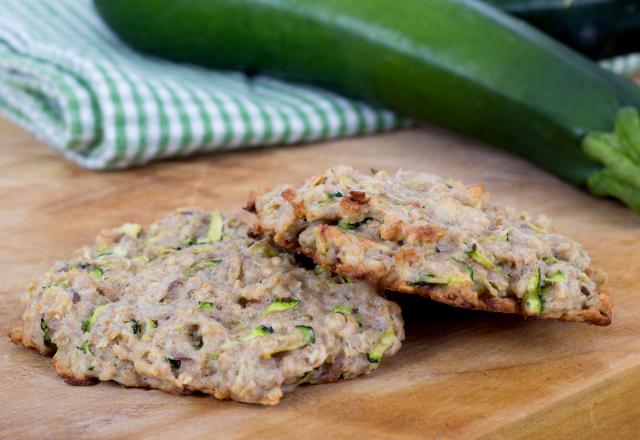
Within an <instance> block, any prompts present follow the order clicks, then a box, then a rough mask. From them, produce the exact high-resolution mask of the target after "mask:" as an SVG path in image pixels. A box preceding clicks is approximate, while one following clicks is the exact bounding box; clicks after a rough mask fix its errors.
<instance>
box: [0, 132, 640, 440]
mask: <svg viewBox="0 0 640 440" xmlns="http://www.w3.org/2000/svg"><path fill="white" fill-rule="evenodd" d="M338 163H346V164H350V165H353V166H355V167H358V168H360V169H368V168H370V167H373V168H377V169H388V170H395V169H397V168H400V167H404V168H409V169H414V170H420V171H427V172H433V173H437V174H440V175H443V176H451V177H454V178H458V179H461V180H463V181H465V182H468V183H469V182H482V183H484V184H485V186H486V188H487V189H488V190H489V191H490V192H491V193H492V194H493V196H494V198H495V199H496V200H497V201H498V202H499V203H502V204H508V205H512V206H515V207H516V208H519V209H523V210H527V211H529V212H531V213H535V214H538V213H545V214H548V215H549V216H550V217H551V218H552V219H553V220H554V224H555V226H556V228H557V230H559V231H560V232H562V233H565V234H567V235H569V236H571V237H573V238H575V239H576V240H578V241H580V242H582V243H583V244H584V245H585V247H586V249H587V250H588V251H589V253H590V254H591V256H592V258H593V261H594V265H596V266H598V267H601V268H603V269H605V270H606V271H608V272H609V275H610V282H609V284H608V286H609V291H610V294H611V296H612V298H613V301H614V322H613V324H612V325H611V326H609V327H604V328H600V327H592V326H588V325H581V324H567V323H559V322H542V321H525V320H523V319H521V318H519V317H514V316H503V315H492V314H488V313H475V312H469V311H464V310H459V309H453V308H448V307H446V306H442V305H438V304H435V303H432V302H430V301H428V300H424V299H420V298H409V297H406V296H405V297H395V298H397V299H398V301H399V302H400V303H401V305H402V307H403V314H404V317H405V320H406V329H407V338H406V341H405V344H404V346H403V348H402V349H401V350H400V352H399V353H398V354H397V355H396V356H394V357H392V358H389V359H385V361H384V362H383V363H382V365H381V366H380V368H379V369H378V370H377V371H376V372H374V373H373V374H371V375H369V376H367V377H365V378H363V379H359V380H355V381H350V382H345V383H338V384H329V385H317V386H305V387H301V388H299V389H297V390H296V391H295V392H294V393H293V394H292V395H290V396H288V397H286V398H285V399H283V401H282V403H281V404H280V405H279V406H277V407H269V408H266V407H259V406H253V405H247V404H241V403H235V402H229V401H227V402H220V401H216V400H215V399H213V398H209V397H202V396H189V397H187V396H184V397H183V396H173V395H168V394H164V393H162V392H159V391H155V390H150V391H145V390H138V389H125V388H123V387H121V386H119V385H117V384H114V383H102V384H99V385H96V386H93V387H73V386H70V385H67V384H65V383H64V382H63V381H62V380H60V379H58V377H57V376H56V375H55V373H54V371H53V368H52V366H51V360H50V359H49V358H45V357H42V356H40V355H38V354H36V353H34V352H31V351H28V350H26V349H24V348H22V347H18V346H15V345H13V344H12V343H11V342H10V341H9V339H8V338H7V337H6V336H5V335H6V334H7V332H8V331H9V329H10V327H11V326H13V325H14V324H15V323H16V322H17V321H18V320H19V319H20V314H21V306H20V303H19V298H20V296H21V294H22V292H23V290H24V288H25V286H26V285H27V283H28V282H29V280H30V279H31V278H32V277H34V276H35V275H37V274H39V273H41V272H43V271H45V270H47V269H48V267H49V266H50V265H51V263H52V262H53V261H55V260H56V259H64V258H67V257H69V256H70V255H71V254H72V252H73V251H74V250H75V249H76V248H78V247H80V246H82V245H83V244H87V243H91V242H92V241H93V239H94V237H95V235H96V233H97V232H98V231H99V230H100V229H102V228H110V227H115V226H117V225H119V224H121V223H124V222H127V221H130V222H140V223H145V224H147V223H149V222H151V221H153V220H154V219H156V218H158V217H160V216H162V215H163V214H165V213H166V212H168V211H170V210H172V209H174V208H176V207H179V206H192V207H199V208H205V209H213V208H221V209H224V210H228V211H240V208H241V207H242V206H243V203H244V201H245V197H246V195H247V193H248V192H249V190H251V189H252V188H254V187H256V186H258V185H262V184H272V183H277V182H281V181H300V180H302V179H303V178H305V177H306V176H308V175H309V174H311V173H315V172H318V171H320V170H322V169H324V168H326V167H328V166H331V165H334V164H338ZM246 215H248V214H246ZM0 235H1V239H2V241H1V243H2V245H1V246H0V331H1V333H2V337H0V350H1V354H2V356H1V358H0V381H1V382H2V383H1V390H2V391H1V392H0V438H2V439H22V438H33V439H40V438H52V439H68V438H92V439H102V438H127V439H131V438H147V439H154V440H155V439H164V438H167V439H175V438H178V439H180V440H186V439H192V438H193V439H196V438H279V439H305V440H311V439H316V438H317V439H325V438H350V439H357V438H366V439H383V438H393V439H404V438H437V439H445V438H465V439H466V438H504V439H513V438H538V439H539V438H545V439H546V438H581V439H590V438H593V439H595V438H607V439H611V438H629V439H631V438H638V435H639V434H638V433H639V432H640V287H639V286H640V216H638V215H637V214H634V213H632V212H631V211H630V210H628V209H626V208H625V207H623V206H622V205H619V204H617V203H615V202H613V201H609V200H602V199H596V198H595V197H591V196H589V195H588V194H586V193H583V192H582V191H580V190H578V189H576V188H574V187H572V186H570V185H567V184H565V183H562V182H560V181H559V180H558V179H556V178H555V177H553V176H551V175H549V174H547V173H545V172H543V171H542V170H539V169H536V168H535V167H533V166H532V165H530V164H528V163H526V162H524V161H522V160H520V159H518V158H515V157H512V156H510V155H508V154H506V153H502V152H499V151H497V150H494V149H491V148H488V147H485V146H483V145H480V144H478V143H476V142H473V141H470V140H468V139H465V138H462V137H458V136H455V135H452V134H451V133H448V132H444V131H442V130H439V129H436V128H433V127H422V128H416V129H410V130H405V131H401V132H397V133H392V134H386V135H380V136H374V137H367V138H360V139H352V140H344V141H339V142H331V143H325V144H317V145H311V146H300V147H294V148H275V149H269V150H252V151H244V152H228V153H225V154H217V155H208V156H200V157H197V158H192V159H185V160H175V161H167V162H163V163H160V164H155V165H151V166H148V167H144V168H139V169H133V170H129V171H124V172H91V171H85V170H81V169H79V168H78V167H76V166H75V165H74V164H72V163H70V162H68V161H66V160H64V159H63V158H62V156H61V155H59V154H57V153H56V152H54V151H53V150H52V149H50V148H49V147H46V146H45V145H43V144H42V143H41V142H39V141H37V140H35V139H34V138H33V137H32V136H30V135H28V134H27V133H25V132H23V131H21V130H20V129H18V128H17V127H15V126H13V125H12V124H10V123H8V122H6V121H4V120H0Z"/></svg>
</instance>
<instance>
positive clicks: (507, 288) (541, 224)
mask: <svg viewBox="0 0 640 440" xmlns="http://www.w3.org/2000/svg"><path fill="white" fill-rule="evenodd" d="M248 209H249V210H251V211H254V212H256V213H257V217H258V226H257V230H258V231H259V232H261V233H262V232H264V233H267V234H268V235H270V236H271V237H272V238H273V240H274V241H275V242H276V243H277V244H278V245H280V246H282V247H285V248H287V249H290V250H292V251H295V252H300V253H303V254H305V255H307V256H309V257H311V258H313V260H314V261H315V262H316V263H317V264H319V265H322V266H324V267H327V268H328V269H330V270H332V271H335V272H336V273H338V274H340V275H343V276H349V277H353V278H354V279H362V280H367V281H369V282H371V283H374V284H377V285H380V286H382V287H385V288H387V289H391V290H396V291H400V292H407V293H415V294H420V295H424V296H427V297H429V298H432V299H434V300H436V301H440V302H443V303H446V304H450V305H453V306H458V307H464V308H469V309H480V310H488V311H493V312H506V313H519V314H523V315H525V316H529V317H537V318H543V319H559V320H563V321H582V322H588V323H592V324H597V325H607V324H609V323H610V322H611V300H610V299H609V297H608V296H607V294H606V293H604V291H603V290H602V288H603V284H604V281H605V275H604V274H602V273H600V272H597V271H593V270H592V269H591V268H590V260H589V257H588V255H587V254H586V253H585V252H584V250H583V249H582V248H581V246H580V245H579V244H577V243H576V242H574V241H572V240H570V239H569V238H567V237H564V236H562V235H559V234H555V233H552V232H550V231H549V221H548V219H547V218H546V217H544V216H540V217H537V218H531V217H530V216H528V215H527V214H525V213H517V212H515V211H514V210H513V209H503V208H499V207H496V206H493V205H492V204H491V203H490V201H489V197H488V194H486V193H484V191H483V188H482V186H481V185H478V184H475V185H464V184H462V183H460V182H457V181H453V180H446V179H443V178H440V177H437V176H434V175H429V174H424V173H416V172H410V171H398V172H397V173H396V174H395V175H388V174H387V173H386V172H384V171H380V172H375V173H374V174H372V175H369V174H363V173H360V172H358V171H355V170H353V169H352V168H350V167H348V166H336V167H334V168H332V169H329V170H327V171H325V172H323V173H322V174H319V175H317V176H314V177H312V178H310V179H308V180H307V181H306V182H304V184H302V185H299V186H295V185H280V186H278V187H276V188H275V189H273V190H270V191H265V192H263V193H261V194H252V195H251V196H250V198H249V203H248Z"/></svg>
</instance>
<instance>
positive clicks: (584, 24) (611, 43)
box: [485, 0, 640, 59]
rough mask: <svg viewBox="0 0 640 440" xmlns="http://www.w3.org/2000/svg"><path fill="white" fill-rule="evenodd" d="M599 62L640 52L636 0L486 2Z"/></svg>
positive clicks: (639, 15)
mask: <svg viewBox="0 0 640 440" xmlns="http://www.w3.org/2000/svg"><path fill="white" fill-rule="evenodd" d="M485 1H486V2H488V3H491V4H493V5H495V6H497V7H499V8H501V9H502V10H504V11H506V12H508V13H510V14H513V15H515V16H517V17H519V18H522V19H523V20H526V21H527V22H529V23H530V24H532V25H534V26H535V27H537V28H538V29H541V30H543V31H544V32H546V33H547V34H549V35H551V36H553V37H554V38H556V39H558V40H560V41H562V42H563V43H565V44H567V45H568V46H570V47H572V48H574V49H576V50H578V51H580V52H582V53H584V54H586V55H588V56H590V57H592V58H595V59H601V58H606V57H610V56H613V55H619V54H622V53H629V52H633V51H638V50H640V1H638V0H485Z"/></svg>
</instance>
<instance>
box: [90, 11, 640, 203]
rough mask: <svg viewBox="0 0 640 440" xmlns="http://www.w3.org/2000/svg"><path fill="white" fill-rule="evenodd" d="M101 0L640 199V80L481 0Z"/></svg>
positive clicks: (156, 41)
mask: <svg viewBox="0 0 640 440" xmlns="http://www.w3.org/2000/svg"><path fill="white" fill-rule="evenodd" d="M96 4H97V6H98V10H99V11H100V13H101V15H102V16H103V17H104V19H105V20H106V22H107V23H108V24H109V25H110V26H111V27H112V28H113V29H114V30H115V32H116V33H117V34H118V35H120V37H121V38H122V39H123V40H124V41H125V42H128V43H130V44H131V45H132V46H133V47H136V48H138V49H140V50H143V51H146V52H149V53H153V54H156V55H160V56H164V57H168V58H171V59H174V60H179V61H189V62H195V63H199V64H202V65H205V66H211V67H216V68H223V69H238V70H243V71H245V72H248V73H260V74H268V75H272V76H275V77H280V78H285V79H289V80H293V81H301V82H307V83H311V84H315V85H318V86H321V87H326V88H328V89H331V90H335V91H337V92H339V93H343V94H345V95H348V96H353V97H356V98H360V99H364V100H367V101H370V102H373V103H378V104H382V105H385V106H387V107H389V108H391V109H395V110H397V111H399V112H401V113H403V114H406V115H409V116H412V117H414V118H417V119H422V120H427V121H432V122H435V123H437V124H441V125H443V126H446V127H449V128H452V129H454V130H457V131H460V132H463V133H467V134H469V135H471V136H473V137H476V138H478V139H481V140H483V141H486V142H489V143H493V144H496V145H499V146H501V147H503V148H505V149H507V150H509V151H512V152H515V153H517V154H519V155H521V156H523V157H525V158H527V159H529V160H531V161H533V162H535V163H536V164H538V165H539V166H541V167H543V168H546V169H548V170H549V171H551V172H553V173H555V174H557V175H558V176H560V177H562V178H564V179H566V180H567V181H570V182H573V183H576V184H579V185H587V186H588V187H589V188H590V189H591V191H593V192H594V193H596V194H600V195H610V196H615V197H617V198H619V199H621V200H623V201H624V202H626V203H627V204H628V205H630V206H632V207H634V208H635V209H636V210H639V211H640V119H639V118H638V114H637V112H636V110H635V109H636V108H639V107H640V88H639V87H637V86H635V85H634V84H632V83H631V82H630V81H628V80H626V79H624V78H621V77H618V76H616V75H614V74H611V73H608V72H606V71H604V70H602V69H600V68H599V67H597V66H596V65H594V64H593V63H592V62H590V61H589V60H587V59H585V58H583V57H582V56H580V55H578V54H577V53H575V52H573V51H572V50H570V49H568V48H566V47H565V46H562V45H561V44H559V43H556V42H555V41H554V40H552V39H550V38H549V37H546V36H545V35H544V34H542V33H540V32H539V31H537V30H535V29H533V28H531V27H530V26H528V25H526V24H525V23H524V22H522V21H520V20H517V19H514V18H511V17H509V16H508V15H506V14H504V13H502V12H500V11H499V10H497V9H496V8H493V7H491V6H489V5H486V4H484V3H481V2H479V1H475V0H466V1H464V0H394V1H392V2H390V1H388V0H366V1H363V0H136V1H133V2H132V1H129V0H96ZM616 115H618V117H617V122H616ZM614 126H615V130H614Z"/></svg>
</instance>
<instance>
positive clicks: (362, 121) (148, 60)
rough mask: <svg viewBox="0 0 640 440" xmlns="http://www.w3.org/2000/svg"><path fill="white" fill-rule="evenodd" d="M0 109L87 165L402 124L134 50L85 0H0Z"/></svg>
mask: <svg viewBox="0 0 640 440" xmlns="http://www.w3.org/2000/svg"><path fill="white" fill-rule="evenodd" d="M0 113H2V114H4V115H5V116H7V117H8V118H10V119H12V120H13V121H15V122H17V123H18V124H20V125H22V126H23V127H24V128H26V129H27V130H29V131H31V132H33V133H35V134H36V135H37V136H38V137H40V138H41V139H43V140H44V141H45V142H47V143H49V144H50V145H53V146H55V147H57V148H58V149H59V150H60V151H61V152H62V153H64V155H65V156H67V157H68V158H70V159H72V160H74V161H75V162H77V163H78V164H79V165H81V166H83V167H86V168H92V169H112V168H126V167H129V166H133V165H139V164H144V163H147V162H150V161H153V160H158V159H163V158H167V157H175V156H186V155H190V154H194V153H199V152H204V151H220V150H225V149H231V148H241V147H250V146H258V145H273V144H294V143H300V142H308V141H314V140H319V139H330V138H339V137H345V136H351V135H358V134H364V133H371V132H377V131H383V130H390V129H393V128H396V127H398V126H400V125H402V124H403V123H404V122H403V121H402V119H401V118H400V117H398V116H396V115H395V114H393V113H391V112H389V111H386V110H383V109H380V108H375V107H372V106H370V105H367V104H365V103H362V102H359V101H353V100H349V99H345V98H342V97H340V96H337V95H335V94H332V93H330V92H327V91H323V90H319V89H316V88H312V87H307V86H301V85H293V84H287V83H284V82H281V81H277V80H274V79H270V78H266V77H252V78H249V77H247V76H245V75H243V74H240V73H233V72H220V71H212V70H207V69H203V68H200V67H196V66H189V65H181V64H176V63H172V62H169V61H164V60H160V59H157V58H152V57H147V56H144V55H140V54H138V53H135V52H134V51H132V50H130V49H129V48H127V47H126V46H125V45H123V44H122V43H121V42H120V41H119V40H118V39H117V38H116V37H115V35H114V34H113V33H112V32H111V31H110V30H109V29H108V28H107V27H106V26H105V25H104V24H103V23H102V22H101V20H100V18H99V17H98V15H97V13H96V12H95V10H94V7H93V3H92V2H91V1H90V0H55V1H52V0H0Z"/></svg>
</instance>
